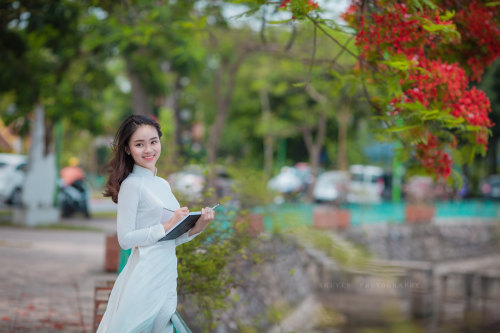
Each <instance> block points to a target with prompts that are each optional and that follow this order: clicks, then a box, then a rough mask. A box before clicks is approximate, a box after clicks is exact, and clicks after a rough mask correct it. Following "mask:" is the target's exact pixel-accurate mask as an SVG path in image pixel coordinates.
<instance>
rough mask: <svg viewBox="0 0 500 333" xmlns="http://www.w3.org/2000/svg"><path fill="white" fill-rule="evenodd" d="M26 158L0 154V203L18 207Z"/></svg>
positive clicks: (17, 155) (24, 156)
mask: <svg viewBox="0 0 500 333" xmlns="http://www.w3.org/2000/svg"><path fill="white" fill-rule="evenodd" d="M27 162H28V157H27V156H26V155H19V154H0V202H4V203H8V204H12V205H19V204H21V193H22V190H23V183H24V177H25V171H26V165H27Z"/></svg>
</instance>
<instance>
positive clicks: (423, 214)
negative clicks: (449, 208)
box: [405, 203, 436, 224]
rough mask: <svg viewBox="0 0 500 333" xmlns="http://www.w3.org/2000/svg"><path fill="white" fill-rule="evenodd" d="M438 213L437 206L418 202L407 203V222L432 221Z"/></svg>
mask: <svg viewBox="0 0 500 333" xmlns="http://www.w3.org/2000/svg"><path fill="white" fill-rule="evenodd" d="M435 215H436V207H434V206H433V205H429V204H424V203H417V204H411V203H410V204H406V205H405V221H406V223H413V224H414V223H430V222H432V220H433V219H434V216H435Z"/></svg>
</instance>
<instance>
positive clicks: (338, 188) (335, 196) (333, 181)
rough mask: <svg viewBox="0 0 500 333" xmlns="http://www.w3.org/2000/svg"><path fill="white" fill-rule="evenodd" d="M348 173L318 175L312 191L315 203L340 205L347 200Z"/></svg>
mask: <svg viewBox="0 0 500 333" xmlns="http://www.w3.org/2000/svg"><path fill="white" fill-rule="evenodd" d="M348 188H349V172H347V171H326V172H324V173H322V174H321V175H319V177H318V179H317V180H316V184H315V186H314V189H313V198H314V201H316V202H317V203H323V202H324V203H342V202H344V201H345V200H346V198H347V191H348Z"/></svg>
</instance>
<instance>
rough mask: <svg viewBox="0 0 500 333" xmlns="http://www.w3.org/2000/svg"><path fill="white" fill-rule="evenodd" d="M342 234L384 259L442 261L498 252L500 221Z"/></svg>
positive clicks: (378, 228)
mask: <svg viewBox="0 0 500 333" xmlns="http://www.w3.org/2000/svg"><path fill="white" fill-rule="evenodd" d="M342 235H343V236H344V237H345V238H346V239H348V240H350V241H352V242H354V243H356V244H358V245H361V246H363V247H365V248H366V249H368V250H369V251H370V252H371V253H373V255H374V256H377V257H379V258H382V259H387V260H418V261H442V260H452V259H463V258H467V257H473V256H480V255H483V254H489V253H494V252H495V251H498V244H499V242H498V240H499V236H500V224H499V223H493V222H484V221H470V222H465V223H452V222H447V223H442V224H417V225H412V224H403V225H389V226H378V225H377V226H361V227H351V228H349V229H348V230H345V231H344V232H343V233H342Z"/></svg>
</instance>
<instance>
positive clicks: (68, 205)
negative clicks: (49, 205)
mask: <svg viewBox="0 0 500 333" xmlns="http://www.w3.org/2000/svg"><path fill="white" fill-rule="evenodd" d="M88 197H89V195H88V189H87V186H86V185H85V182H84V181H83V180H76V181H74V182H72V183H71V184H65V183H64V182H61V184H60V185H59V194H58V201H59V206H60V207H61V213H62V216H63V217H71V216H73V215H74V214H75V213H80V212H81V213H83V215H84V216H85V218H90V213H89V208H88Z"/></svg>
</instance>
